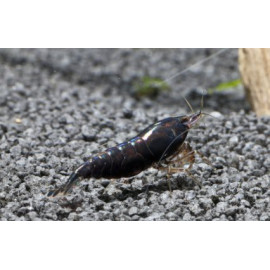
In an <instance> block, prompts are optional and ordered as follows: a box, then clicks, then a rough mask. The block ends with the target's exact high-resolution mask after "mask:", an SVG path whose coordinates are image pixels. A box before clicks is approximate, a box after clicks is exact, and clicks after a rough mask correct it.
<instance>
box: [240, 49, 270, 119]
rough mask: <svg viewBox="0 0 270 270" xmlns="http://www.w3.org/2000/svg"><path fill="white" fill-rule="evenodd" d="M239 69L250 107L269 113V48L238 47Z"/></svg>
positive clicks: (258, 112) (258, 111) (260, 114)
mask: <svg viewBox="0 0 270 270" xmlns="http://www.w3.org/2000/svg"><path fill="white" fill-rule="evenodd" d="M239 70H240V73H241V77H242V82H243V85H244V87H245V92H246V96H247V98H248V101H249V102H250V104H251V107H252V109H253V110H254V111H255V113H256V114H257V115H258V116H264V115H270V49H239Z"/></svg>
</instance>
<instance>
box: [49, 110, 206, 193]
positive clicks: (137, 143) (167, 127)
mask: <svg viewBox="0 0 270 270" xmlns="http://www.w3.org/2000/svg"><path fill="white" fill-rule="evenodd" d="M202 115H203V114H202V113H201V111H199V112H198V113H193V114H191V115H189V116H188V115H185V116H178V117H169V118H166V119H163V120H160V121H158V122H156V123H154V124H152V125H150V126H148V127H147V128H146V129H144V130H143V131H142V132H140V133H139V134H138V135H137V136H135V137H133V138H132V139H130V140H128V141H126V142H124V143H121V144H118V145H116V146H114V147H111V148H108V149H107V150H105V151H104V152H101V153H99V154H97V155H95V156H93V157H91V158H90V159H89V160H88V161H86V162H84V163H83V164H82V165H81V166H79V167H78V168H77V169H76V170H75V171H74V172H73V173H72V174H71V175H70V177H69V178H68V180H67V182H66V183H65V184H64V185H63V186H61V187H60V188H58V189H56V190H53V191H50V192H49V193H48V196H56V195H58V194H67V193H68V192H69V191H70V190H71V188H72V187H73V186H74V184H75V183H76V182H78V181H79V179H80V178H96V179H99V178H107V179H117V178H122V177H132V176H135V175H137V174H139V173H140V172H142V171H144V170H146V169H148V168H150V167H155V168H157V169H165V170H167V172H168V174H170V173H175V172H177V171H185V169H184V168H185V165H186V164H189V168H188V169H190V168H191V167H192V164H193V163H194V159H195V157H194V153H195V152H194V151H193V150H192V148H191V147H190V145H189V144H188V143H187V142H185V139H186V137H187V134H188V132H189V130H190V128H192V127H193V126H194V125H195V124H196V123H197V122H198V120H199V119H200V118H201V116H202ZM176 163H177V164H178V167H175V166H172V164H176Z"/></svg>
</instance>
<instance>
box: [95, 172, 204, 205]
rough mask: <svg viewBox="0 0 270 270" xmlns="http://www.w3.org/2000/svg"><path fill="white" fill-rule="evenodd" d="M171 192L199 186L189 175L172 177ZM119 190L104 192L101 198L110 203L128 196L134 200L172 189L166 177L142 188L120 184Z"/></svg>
mask: <svg viewBox="0 0 270 270" xmlns="http://www.w3.org/2000/svg"><path fill="white" fill-rule="evenodd" d="M170 181H171V192H173V191H174V190H182V191H184V190H194V189H196V188H199V187H198V185H197V184H196V183H194V181H192V180H190V179H188V178H187V177H181V178H180V177H177V178H175V179H171V180H170ZM119 190H120V191H121V192H117V193H114V194H107V193H105V192H103V193H102V194H100V195H99V196H98V197H99V199H100V200H102V201H104V202H106V203H109V202H112V201H115V200H118V201H124V200H126V199H128V198H132V199H133V200H134V199H135V200H137V199H142V198H148V197H150V196H151V194H153V193H156V194H162V193H164V192H167V191H170V189H169V186H168V182H167V180H166V179H163V180H160V181H158V182H157V183H149V184H146V185H144V186H143V187H140V188H132V187H131V188H126V187H124V188H123V187H121V185H119Z"/></svg>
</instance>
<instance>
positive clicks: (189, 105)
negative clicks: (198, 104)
mask: <svg viewBox="0 0 270 270" xmlns="http://www.w3.org/2000/svg"><path fill="white" fill-rule="evenodd" d="M183 98H184V100H185V101H186V103H187V105H188V107H189V108H190V110H191V112H192V113H194V110H193V108H192V106H191V104H190V103H189V102H188V100H187V99H186V98H185V97H183Z"/></svg>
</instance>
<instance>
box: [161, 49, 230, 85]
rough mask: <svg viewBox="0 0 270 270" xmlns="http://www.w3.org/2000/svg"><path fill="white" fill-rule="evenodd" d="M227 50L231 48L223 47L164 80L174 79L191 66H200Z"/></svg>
mask: <svg viewBox="0 0 270 270" xmlns="http://www.w3.org/2000/svg"><path fill="white" fill-rule="evenodd" d="M227 50H229V48H225V49H221V50H219V51H217V52H216V53H213V54H211V55H210V56H208V57H206V58H203V59H202V60H201V61H198V62H196V63H195V64H193V65H191V66H189V67H187V68H185V69H183V70H181V71H180V72H178V73H176V74H174V75H172V76H171V77H169V78H167V79H166V80H164V82H169V81H171V80H173V79H174V78H176V77H178V76H180V75H181V74H183V73H185V72H186V71H188V70H190V69H191V68H193V67H196V66H198V65H201V64H203V63H204V62H206V61H208V60H210V59H212V58H214V57H216V56H218V55H219V54H222V53H223V52H226V51H227Z"/></svg>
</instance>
